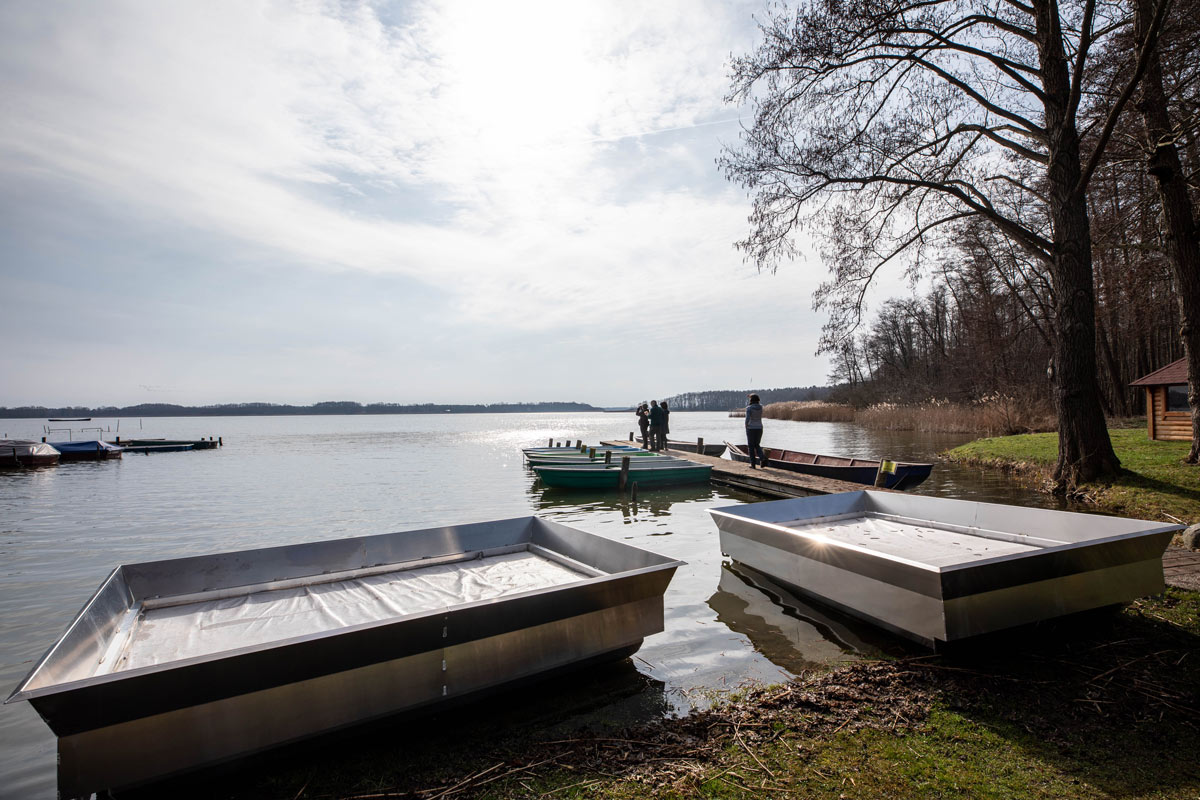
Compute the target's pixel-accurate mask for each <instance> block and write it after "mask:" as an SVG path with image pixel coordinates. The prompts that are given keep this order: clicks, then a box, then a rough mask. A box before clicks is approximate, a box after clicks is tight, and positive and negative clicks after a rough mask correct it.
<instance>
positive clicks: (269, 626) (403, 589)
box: [114, 552, 589, 671]
mask: <svg viewBox="0 0 1200 800" xmlns="http://www.w3.org/2000/svg"><path fill="white" fill-rule="evenodd" d="M587 577H589V576H588V575H585V574H583V573H581V572H576V571H575V570H572V569H569V568H568V567H565V566H563V565H561V564H558V563H556V562H554V561H551V560H549V559H547V558H543V557H541V556H539V555H537V554H535V553H530V552H517V553H509V554H506V555H497V556H491V557H487V558H482V559H476V560H473V561H459V562H455V563H450V564H441V565H437V566H429V567H419V568H416V569H408V570H402V571H396V572H386V573H382V574H376V575H368V576H364V577H360V578H353V579H350V580H342V581H334V582H330V583H319V584H313V585H309V586H299V587H295V588H288V589H276V590H272V591H264V592H257V593H254V594H249V595H241V596H236V597H226V598H223V599H219V600H206V601H201V602H195V603H188V604H185V605H178V606H167V607H163V608H152V609H147V610H145V611H143V612H142V614H141V616H140V618H139V619H138V621H137V623H136V625H135V626H134V628H133V631H132V635H131V637H130V641H129V643H128V645H127V647H126V649H125V652H124V653H123V655H122V656H121V658H120V659H119V661H118V663H117V664H116V665H115V666H114V671H123V670H128V669H136V668H138V667H147V666H151V665H154V664H162V663H166V662H169V661H176V660H178V659H182V658H192V657H195V656H202V655H209V654H212V653H220V652H224V651H227V650H234V649H237V648H240V647H248V646H251V645H257V644H265V643H267V642H275V641H280V640H283V639H289V638H292V637H295V636H304V635H308V634H312V633H319V632H323V631H332V630H338V629H341V628H346V627H350V626H352V625H359V624H362V623H366V622H376V621H379V620H384V619H391V618H394V617H400V616H404V615H406V614H415V613H420V612H424V611H433V610H436V609H439V608H447V607H449V606H455V605H459V604H461V603H470V602H474V601H476V600H491V599H494V598H497V597H504V596H506V595H512V594H517V593H519V592H526V591H531V590H535V589H542V588H546V587H550V586H558V585H561V584H565V583H572V582H574V581H578V580H583V579H584V578H587Z"/></svg>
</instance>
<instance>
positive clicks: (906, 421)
mask: <svg viewBox="0 0 1200 800" xmlns="http://www.w3.org/2000/svg"><path fill="white" fill-rule="evenodd" d="M763 415H764V416H766V417H770V418H772V419H786V420H793V421H796V422H854V423H857V424H859V425H862V426H863V427H865V428H874V429H877V430H891V431H922V432H926V433H935V432H936V433H970V434H982V435H984V436H1011V435H1013V434H1017V433H1034V432H1038V431H1053V430H1055V424H1054V415H1053V412H1052V411H1051V410H1050V408H1049V405H1048V404H1047V403H1046V402H1045V401H1044V400H1041V399H1034V400H1031V399H1028V398H1020V397H1011V396H1009V395H1004V394H1000V393H996V394H992V395H989V396H987V397H984V398H983V399H981V400H979V401H978V402H975V403H970V404H966V403H951V402H949V401H946V400H927V401H925V402H924V403H917V404H913V405H900V404H898V403H876V404H875V405H873V406H870V407H868V408H865V409H861V410H857V411H856V410H855V409H854V408H853V407H851V406H845V405H837V404H833V403H817V402H807V403H798V402H788V403H772V404H770V405H769V406H767V407H766V408H764V409H763Z"/></svg>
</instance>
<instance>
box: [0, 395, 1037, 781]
mask: <svg viewBox="0 0 1200 800" xmlns="http://www.w3.org/2000/svg"><path fill="white" fill-rule="evenodd" d="M43 424H44V421H42V420H0V433H4V434H5V435H6V436H7V437H9V438H35V439H36V438H40V437H41V436H42V435H43V432H42V429H41V426H42V425H43ZM84 424H86V425H88V426H96V425H101V426H106V427H109V428H111V427H113V426H115V425H116V422H115V421H113V420H96V421H93V422H89V423H84ZM121 425H122V428H123V430H124V433H125V435H126V436H136V437H152V436H157V437H166V438H184V439H191V438H200V437H201V436H221V437H223V438H224V441H225V446H224V447H223V448H221V449H218V450H208V451H197V452H185V453H162V454H156V455H152V456H142V455H127V456H126V457H125V458H124V459H122V460H119V461H107V462H95V463H92V462H80V463H69V464H63V465H60V466H58V467H53V468H45V469H37V470H25V471H13V470H8V471H0V563H2V564H3V567H2V571H0V620H2V622H0V625H3V635H2V636H0V687H2V688H3V689H4V691H5V696H7V692H9V691H11V689H12V688H13V687H14V686H15V685H16V684H17V683H18V682H19V681H20V680H21V678H22V677H24V675H25V674H26V673H27V672H28V671H29V669H31V668H32V666H33V663H34V662H35V661H36V660H37V658H39V657H40V656H41V654H42V653H43V652H44V651H45V649H46V648H47V647H48V646H49V645H50V644H51V643H52V642H53V641H54V640H55V639H56V638H57V637H58V636H59V635H60V634H61V632H62V631H63V629H64V628H65V627H66V625H67V624H68V623H69V622H70V621H71V619H72V618H73V617H74V615H75V613H76V612H77V611H78V610H79V609H80V608H81V607H82V606H83V604H84V603H85V602H86V601H87V599H88V597H90V596H91V593H92V592H94V591H95V590H96V588H97V587H98V586H99V585H100V583H101V581H102V580H103V579H104V577H105V576H106V575H107V574H108V573H109V572H110V571H111V570H112V568H113V567H114V566H116V565H117V564H121V563H129V562H138V561H149V560H157V559H163V558H174V557H178V556H185V555H195V554H200V553H212V552H219V551H225V550H240V549H247V548H255V547H263V546H269V545H278V544H291V543H296V542H303V541H316V540H320V539H331V538H340V537H347V536H360V535H369V534H375V533H386V532H389V531H396V530H404V529H412V528H421V527H431V526H436V525H443V524H448V523H464V522H475V521H481V520H489V519H503V518H507V517H516V516H525V515H528V514H531V513H536V514H540V515H542V516H545V517H547V518H549V519H552V520H555V521H557V522H562V523H564V524H567V525H571V526H574V527H577V528H581V529H583V530H586V531H590V532H592V533H597V534H601V535H603V536H607V537H609V538H613V539H620V540H622V541H628V542H630V543H631V544H635V545H637V546H640V547H644V548H646V549H649V550H654V551H657V552H661V553H664V554H667V555H670V556H673V557H676V558H680V559H683V560H685V561H686V562H687V565H686V566H684V567H681V568H680V569H679V570H678V572H677V573H676V575H675V578H674V580H673V581H672V583H671V586H670V588H669V589H668V592H667V596H666V630H665V632H664V633H662V634H658V635H656V636H653V637H651V638H650V639H649V640H647V641H646V643H645V645H644V646H643V648H642V649H641V651H639V652H638V654H637V655H636V656H635V657H634V658H633V660H632V662H631V663H632V665H633V666H632V667H630V666H629V664H630V662H626V665H625V666H621V667H615V668H612V669H609V670H607V671H604V672H601V673H591V674H592V678H591V679H590V680H592V681H593V683H589V684H588V686H587V687H586V688H587V692H589V693H590V694H589V697H588V702H586V703H580V698H579V697H578V696H577V695H578V691H579V690H578V689H577V688H576V689H572V688H570V686H571V685H570V684H563V683H562V682H557V683H555V684H553V685H552V687H551V689H550V690H549V691H550V695H551V696H550V697H549V699H547V697H545V696H542V697H541V698H540V700H541V702H544V703H549V705H551V706H553V705H554V704H555V703H558V704H560V706H561V708H562V709H563V713H567V712H568V711H571V710H572V709H575V707H576V705H579V706H580V708H584V707H587V708H588V710H586V711H582V710H581V711H580V712H579V717H580V718H583V717H586V715H587V714H592V715H594V716H598V717H608V718H614V717H615V718H626V717H629V719H628V720H626V721H634V719H638V718H645V717H647V716H655V715H659V714H678V713H686V712H687V711H688V710H689V709H691V708H693V707H696V706H698V705H704V704H706V703H707V702H709V701H710V700H711V697H712V696H713V694H714V693H719V692H721V691H725V690H728V689H732V688H735V687H736V686H738V685H741V684H744V683H745V682H748V681H760V682H762V681H765V682H772V681H780V680H784V679H786V678H787V677H789V676H790V675H793V674H796V673H798V672H799V671H800V670H802V669H806V668H808V667H811V666H813V665H814V664H827V663H831V662H836V661H839V660H843V659H847V658H852V657H854V653H856V652H877V651H878V650H879V649H881V648H886V649H894V648H896V647H899V646H900V645H899V644H898V643H897V642H895V641H894V640H889V639H887V638H886V637H882V636H881V635H880V634H878V633H876V632H874V631H873V629H871V628H869V626H862V625H859V624H856V623H854V622H853V621H850V620H847V619H845V618H842V617H839V616H836V615H834V616H831V615H828V614H826V613H824V612H822V611H821V610H819V609H817V608H814V607H812V606H810V605H808V604H806V603H804V602H803V601H801V600H799V599H797V598H795V597H792V596H791V595H790V594H788V593H787V592H786V591H785V590H783V589H781V588H779V587H777V586H775V585H773V584H772V583H771V581H770V579H769V578H766V577H765V576H762V575H758V574H755V573H752V572H751V571H749V570H742V569H741V568H735V567H732V566H731V565H729V564H728V563H725V561H724V559H722V557H721V554H720V550H719V547H718V541H717V530H716V526H715V525H714V524H713V523H712V521H711V518H710V517H709V515H708V509H710V508H714V507H719V506H723V505H731V504H735V503H743V502H754V501H757V500H759V499H761V498H758V497H756V496H753V495H747V494H744V493H739V492H735V491H732V490H728V489H722V488H717V487H709V486H703V487H677V488H670V489H660V490H655V491H643V492H641V493H640V494H641V496H640V498H639V501H638V502H637V503H634V502H631V501H630V500H629V499H628V498H627V497H622V496H619V495H617V494H615V493H614V494H603V493H601V494H595V493H582V494H581V493H577V492H570V491H560V490H549V489H543V488H542V487H541V486H540V485H538V484H537V482H536V481H535V480H534V476H533V473H532V472H531V471H529V470H528V469H527V468H526V467H525V466H524V464H523V462H522V458H521V452H520V449H521V448H522V447H529V446H540V445H544V444H546V442H547V440H548V439H550V438H551V437H558V438H559V440H563V439H569V440H571V441H574V440H576V439H582V440H584V441H587V442H596V441H598V440H600V439H608V438H625V437H626V436H627V435H628V432H629V431H630V430H631V429H634V428H635V426H634V425H633V415H632V414H566V415H552V414H494V415H490V414H479V415H444V416H443V415H411V416H363V417H330V416H319V417H224V418H180V419H148V420H144V421H143V427H142V428H140V429H136V430H133V429H131V427H130V421H129V420H122V421H121ZM671 427H672V432H671V436H672V438H677V439H685V440H694V439H695V438H697V437H703V438H704V439H705V441H708V442H719V441H723V440H726V439H728V440H730V441H741V439H742V436H743V429H742V421H741V420H738V419H729V418H728V417H727V416H726V415H725V414H723V413H720V414H718V413H680V412H676V413H675V414H673V415H672V420H671ZM93 435H94V434H89V435H87V436H80V435H76V436H75V438H77V439H78V438H92V436H93ZM114 435H115V433H108V434H106V435H105V438H112V437H113V436H114ZM966 438H967V437H950V436H924V437H922V438H919V439H918V438H916V437H913V436H911V435H907V434H896V433H878V432H869V431H863V430H861V429H858V428H855V427H853V426H849V425H844V424H837V423H794V422H781V421H776V420H768V421H767V434H766V436H765V437H764V445H767V446H772V447H784V448H787V449H794V450H808V451H815V452H825V453H836V454H839V455H854V456H876V457H877V456H879V455H883V456H885V457H887V458H892V459H898V460H910V461H912V460H922V461H924V460H933V457H934V456H935V454H936V453H937V452H939V451H941V450H943V449H946V448H948V447H953V446H955V445H957V444H960V443H962V442H963V441H965V440H966ZM918 491H919V492H920V493H923V494H935V495H942V496H950V497H963V498H969V499H978V500H989V501H994V502H1010V503H1026V504H1039V505H1040V504H1043V503H1045V500H1044V499H1043V498H1041V497H1040V496H1038V495H1036V494H1033V493H1031V492H1028V491H1025V490H1022V489H1020V488H1018V487H1013V486H1012V485H1010V484H1009V483H1008V482H1007V481H1006V480H1005V479H1004V478H1003V477H1002V476H998V475H989V474H986V473H983V472H981V471H975V470H964V469H961V468H955V467H953V466H950V465H944V464H939V465H938V466H936V467H935V468H934V472H933V476H932V477H931V478H930V480H928V481H926V483H925V484H924V485H922V486H921V487H919V489H918ZM597 675H599V676H600V677H596V676H597ZM572 692H574V694H573V693H572ZM543 694H544V692H543ZM597 697H598V698H599V700H597ZM572 713H573V712H572ZM54 750H55V744H54V738H53V736H52V735H51V734H50V731H49V729H48V728H46V726H45V725H44V724H43V723H42V722H41V720H40V719H39V718H38V717H37V715H36V713H35V712H33V710H32V708H31V707H30V706H29V705H28V704H27V703H18V704H14V705H9V706H4V707H2V708H0V794H2V795H3V796H5V797H8V796H11V797H53V796H54V759H55V755H54Z"/></svg>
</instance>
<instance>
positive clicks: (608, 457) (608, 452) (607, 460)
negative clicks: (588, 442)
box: [604, 450, 612, 464]
mask: <svg viewBox="0 0 1200 800" xmlns="http://www.w3.org/2000/svg"><path fill="white" fill-rule="evenodd" d="M604 463H605V464H611V463H612V450H605V451H604Z"/></svg>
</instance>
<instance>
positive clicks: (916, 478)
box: [725, 442, 933, 489]
mask: <svg viewBox="0 0 1200 800" xmlns="http://www.w3.org/2000/svg"><path fill="white" fill-rule="evenodd" d="M725 446H726V447H727V448H729V457H730V458H732V459H733V460H734V461H742V462H746V463H748V462H749V461H750V454H749V453H748V452H747V451H746V447H745V446H744V445H738V444H731V443H729V442H726V443H725ZM763 452H764V453H765V454H766V456H767V466H769V467H778V468H779V469H786V470H789V471H791V472H802V473H804V474H806V475H818V476H820V477H822V478H833V479H834V480H839V481H848V482H850V483H861V484H865V485H866V486H874V485H875V477H876V475H878V474H879V461H878V460H877V459H876V460H872V459H869V458H845V457H843V456H825V455H819V454H817V453H804V452H800V451H798V450H780V449H779V448H774V447H764V448H763ZM895 464H896V471H895V473H892V474H888V473H885V475H887V483H886V484H884V487H883V488H885V489H911V488H913V487H914V486H916V485H918V484H920V483H922V482H923V481H924V480H925V479H926V478H928V477H929V473H930V472H932V471H933V464H918V463H911V462H906V461H897V462H895Z"/></svg>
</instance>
